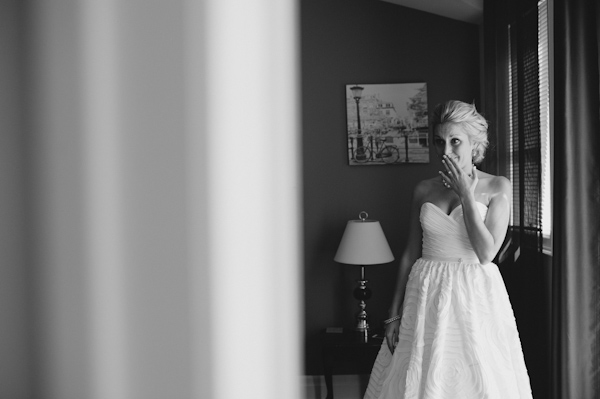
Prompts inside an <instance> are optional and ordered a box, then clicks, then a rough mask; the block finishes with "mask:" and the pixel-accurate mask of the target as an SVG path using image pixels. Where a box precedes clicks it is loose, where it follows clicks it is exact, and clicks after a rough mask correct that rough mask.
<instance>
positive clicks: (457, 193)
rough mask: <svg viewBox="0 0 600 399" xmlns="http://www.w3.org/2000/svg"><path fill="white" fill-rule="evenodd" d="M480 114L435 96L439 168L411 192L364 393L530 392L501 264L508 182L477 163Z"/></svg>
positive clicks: (389, 396)
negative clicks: (405, 233)
mask: <svg viewBox="0 0 600 399" xmlns="http://www.w3.org/2000/svg"><path fill="white" fill-rule="evenodd" d="M487 127H488V124H487V121H486V120H485V118H483V117H482V116H481V115H480V114H479V113H478V112H477V110H476V109H475V106H474V105H471V104H467V103H464V102H461V101H455V100H452V101H448V102H446V103H443V104H439V105H438V106H437V107H436V108H435V111H434V115H433V143H434V145H435V149H436V152H437V154H438V155H439V157H440V159H441V164H442V170H441V171H440V172H439V174H440V175H439V176H437V177H434V178H432V179H429V180H424V181H422V182H420V183H419V184H418V185H417V187H416V188H415V191H414V194H413V203H412V214H411V221H410V231H409V238H408V244H407V247H406V248H405V250H404V253H403V255H402V257H401V260H400V265H399V270H398V279H397V286H396V290H395V293H394V297H393V300H392V305H391V307H390V318H389V319H387V320H385V321H384V324H385V326H386V327H385V336H386V339H385V341H384V343H383V345H382V347H381V349H380V351H379V354H378V356H377V359H376V361H375V364H374V366H373V370H372V372H371V377H370V380H369V385H368V387H367V391H366V393H365V399H401V398H436V399H442V398H452V399H457V398H460V399H466V398H477V399H481V398H498V399H500V398H501V399H509V398H510V399H515V398H531V397H532V394H531V388H530V383H529V377H528V374H527V370H526V368H525V362H524V359H523V352H522V349H521V343H520V339H519V335H518V331H517V327H516V323H515V318H514V315H513V311H512V307H511V305H510V302H509V298H508V294H507V292H506V288H505V286H504V282H503V280H502V277H501V275H500V272H499V270H498V267H497V266H496V265H495V264H494V263H491V262H492V260H493V259H494V257H495V256H496V254H497V252H498V250H499V249H500V246H501V245H502V242H503V241H504V237H505V235H506V231H507V227H508V222H509V215H510V198H511V184H510V182H509V181H508V179H506V178H505V177H502V176H494V175H491V174H488V173H484V172H482V171H479V170H477V168H476V166H475V164H477V163H479V162H481V160H483V157H484V154H485V150H486V148H487V145H488V140H487Z"/></svg>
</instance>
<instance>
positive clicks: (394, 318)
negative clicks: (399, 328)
mask: <svg viewBox="0 0 600 399" xmlns="http://www.w3.org/2000/svg"><path fill="white" fill-rule="evenodd" d="M401 318H402V316H400V315H397V316H394V317H390V318H389V319H387V320H384V321H383V324H384V325H386V326H387V325H388V324H390V323H393V322H395V321H396V320H400V319H401Z"/></svg>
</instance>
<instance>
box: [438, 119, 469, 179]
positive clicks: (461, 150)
mask: <svg viewBox="0 0 600 399" xmlns="http://www.w3.org/2000/svg"><path fill="white" fill-rule="evenodd" d="M433 143H434V145H435V150H436V152H437V154H438V156H439V157H440V159H441V158H442V156H444V155H448V156H449V157H450V158H453V159H454V161H455V162H456V163H457V164H458V166H459V167H460V168H461V169H463V170H465V171H469V172H470V171H471V168H472V167H473V165H472V164H473V146H472V145H471V140H470V138H469V135H468V133H466V132H465V130H464V128H463V127H462V126H461V125H460V124H458V123H443V124H441V125H437V126H436V127H435V130H434V132H433Z"/></svg>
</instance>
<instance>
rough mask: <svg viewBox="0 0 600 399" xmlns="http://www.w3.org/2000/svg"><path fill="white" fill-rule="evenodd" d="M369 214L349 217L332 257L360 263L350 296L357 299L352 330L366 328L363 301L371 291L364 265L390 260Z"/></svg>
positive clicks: (383, 241) (374, 222)
mask: <svg viewBox="0 0 600 399" xmlns="http://www.w3.org/2000/svg"><path fill="white" fill-rule="evenodd" d="M368 217H369V214H368V213H367V212H365V211H362V212H361V213H360V214H359V215H358V218H359V219H358V220H349V221H348V223H347V224H346V230H345V231H344V235H343V236H342V241H341V242H340V246H339V247H338V250H337V253H336V254H335V257H334V258H333V259H334V260H335V261H336V262H338V263H345V264H348V265H359V266H360V280H357V281H358V287H356V288H355V289H354V298H356V299H357V300H358V301H359V302H358V307H359V312H358V314H357V324H356V328H355V330H356V331H363V332H364V331H367V330H368V329H369V323H368V321H367V311H366V307H367V304H366V302H365V301H366V300H368V299H369V298H370V297H371V290H370V289H369V288H368V287H367V280H365V266H371V265H379V264H382V263H389V262H391V261H393V260H394V255H393V254H392V250H391V249H390V246H389V244H388V242H387V240H386V238H385V235H384V234H383V229H382V228H381V224H379V222H378V221H377V220H369V219H367V218H368Z"/></svg>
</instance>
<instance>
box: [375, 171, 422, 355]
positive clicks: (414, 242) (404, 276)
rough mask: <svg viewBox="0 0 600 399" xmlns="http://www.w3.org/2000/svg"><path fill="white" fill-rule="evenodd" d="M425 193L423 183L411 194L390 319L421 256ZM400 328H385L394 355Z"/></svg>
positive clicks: (399, 307)
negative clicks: (421, 213) (405, 235)
mask: <svg viewBox="0 0 600 399" xmlns="http://www.w3.org/2000/svg"><path fill="white" fill-rule="evenodd" d="M425 192H426V186H425V182H421V183H419V185H417V187H416V188H415V191H414V193H413V200H412V205H411V210H410V222H409V230H408V243H407V245H406V248H405V249H404V252H403V253H402V256H401V257H400V265H399V268H398V277H397V279H396V289H395V290H394V297H393V299H392V305H391V307H390V313H389V314H390V317H394V316H399V315H400V313H401V311H402V302H403V301H404V294H405V292H406V283H407V282H408V275H409V274H410V270H411V267H412V265H413V264H414V263H415V261H416V260H417V259H418V258H419V257H420V256H421V245H422V239H423V231H422V229H421V222H420V220H419V215H420V212H421V205H423V199H422V198H423V197H424V194H425ZM399 326H400V320H396V321H394V322H392V323H389V324H388V325H387V326H386V328H385V335H386V340H387V345H388V348H389V349H390V352H392V353H394V347H395V345H396V341H397V340H398V327H399Z"/></svg>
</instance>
